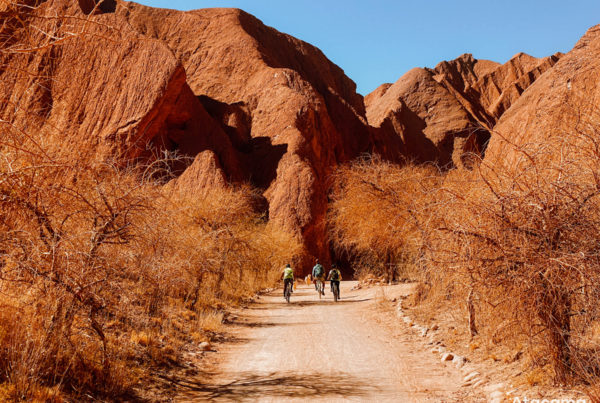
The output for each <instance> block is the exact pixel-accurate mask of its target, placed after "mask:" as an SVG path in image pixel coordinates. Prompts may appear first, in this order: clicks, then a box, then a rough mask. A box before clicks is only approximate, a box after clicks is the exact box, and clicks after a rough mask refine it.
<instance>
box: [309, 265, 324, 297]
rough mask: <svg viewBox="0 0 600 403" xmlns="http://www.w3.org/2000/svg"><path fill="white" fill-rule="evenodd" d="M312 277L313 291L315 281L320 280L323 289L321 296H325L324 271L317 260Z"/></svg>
mask: <svg viewBox="0 0 600 403" xmlns="http://www.w3.org/2000/svg"><path fill="white" fill-rule="evenodd" d="M312 277H313V280H314V282H315V290H316V289H317V280H321V284H323V289H322V291H321V294H323V295H325V270H324V269H323V266H321V263H319V259H315V267H313V269H312Z"/></svg>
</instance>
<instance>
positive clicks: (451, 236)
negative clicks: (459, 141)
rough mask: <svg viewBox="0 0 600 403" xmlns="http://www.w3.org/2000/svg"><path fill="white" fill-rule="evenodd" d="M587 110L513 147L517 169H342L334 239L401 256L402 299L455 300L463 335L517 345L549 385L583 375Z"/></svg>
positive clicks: (587, 342)
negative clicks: (563, 131) (554, 134)
mask: <svg viewBox="0 0 600 403" xmlns="http://www.w3.org/2000/svg"><path fill="white" fill-rule="evenodd" d="M592 118H593V116H591V115H587V116H586V122H587V123H586V124H585V125H584V124H581V125H578V126H577V127H574V128H572V131H573V132H572V133H570V135H569V136H566V137H565V136H563V137H561V138H560V140H558V139H555V140H552V141H548V142H546V143H544V144H543V145H540V144H535V145H534V144H530V145H529V146H528V148H524V147H516V146H513V147H515V152H517V153H521V154H522V155H523V156H524V159H526V160H527V163H526V164H522V165H521V166H519V167H510V168H507V167H498V166H489V165H487V164H486V163H485V162H481V163H480V165H479V167H478V168H477V169H476V170H475V171H472V172H467V171H451V172H449V173H448V174H446V175H445V176H440V175H439V174H438V173H437V172H436V171H435V170H434V169H432V168H430V167H415V166H410V165H409V166H406V167H398V166H396V167H394V166H390V165H389V164H386V163H381V162H377V161H370V162H366V163H365V162H360V163H357V164H355V165H353V166H351V167H347V168H344V169H342V170H341V171H340V174H339V178H338V181H337V183H338V185H337V187H336V188H335V189H334V192H333V198H334V202H333V204H332V211H331V213H330V223H331V225H332V227H333V234H334V239H335V241H336V242H337V244H338V245H341V246H344V247H350V248H354V249H355V250H356V251H357V252H358V253H359V254H375V255H377V257H378V258H379V261H385V259H383V256H386V255H387V254H388V253H391V254H392V255H393V256H401V255H410V256H412V258H411V259H410V262H411V263H412V264H413V265H414V266H415V269H414V270H413V272H417V273H420V275H419V280H420V286H419V290H418V292H417V294H416V295H415V298H414V302H416V303H419V304H421V306H428V307H429V308H433V309H435V310H440V309H442V310H447V309H451V308H449V306H453V307H464V308H460V309H464V310H463V315H462V317H463V318H464V322H463V326H464V327H463V328H464V329H465V331H467V332H468V333H469V334H471V335H472V336H475V335H476V334H479V337H483V338H484V339H486V340H487V341H488V342H490V343H492V344H503V345H508V346H512V347H513V348H515V349H521V348H525V349H526V350H527V352H528V353H529V358H530V360H529V362H531V363H532V364H533V365H534V367H539V368H541V367H544V368H546V369H548V370H550V371H551V374H552V375H553V378H554V380H555V381H556V382H557V383H568V382H579V381H584V382H588V383H595V382H596V380H597V376H598V374H599V369H600V365H599V362H598V361H597V356H598V341H599V340H598V336H597V335H596V334H595V329H596V328H597V326H598V315H599V313H600V312H599V311H598V307H597V304H596V300H597V298H598V295H599V293H600V286H599V284H600V260H599V257H598V244H599V241H600V232H599V230H600V227H599V226H598V222H600V178H599V177H598V172H600V152H599V150H600V142H599V141H598V138H597V130H595V127H597V126H594V125H592V124H591V123H593V122H592V120H593V119H592ZM497 135H499V134H497ZM506 141H508V140H506ZM555 150H560V153H559V156H558V157H557V153H556V151H555ZM382 251H384V253H383V254H382ZM387 251H391V252H387ZM374 269H375V270H380V269H379V268H374ZM449 302H453V303H451V304H449ZM523 346H526V347H523Z"/></svg>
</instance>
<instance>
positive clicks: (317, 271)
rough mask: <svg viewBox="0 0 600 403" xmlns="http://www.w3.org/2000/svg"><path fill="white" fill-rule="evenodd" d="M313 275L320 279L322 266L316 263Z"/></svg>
mask: <svg viewBox="0 0 600 403" xmlns="http://www.w3.org/2000/svg"><path fill="white" fill-rule="evenodd" d="M313 274H314V276H315V277H321V276H322V275H323V266H321V265H320V264H319V263H317V264H316V265H315V267H314V268H313Z"/></svg>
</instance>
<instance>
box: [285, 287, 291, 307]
mask: <svg viewBox="0 0 600 403" xmlns="http://www.w3.org/2000/svg"><path fill="white" fill-rule="evenodd" d="M290 295H291V292H290V284H289V283H288V284H287V285H286V286H285V300H286V301H287V303H288V304H289V303H290Z"/></svg>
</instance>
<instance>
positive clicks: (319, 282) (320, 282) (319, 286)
mask: <svg viewBox="0 0 600 403" xmlns="http://www.w3.org/2000/svg"><path fill="white" fill-rule="evenodd" d="M317 292H318V293H319V299H321V298H322V297H323V282H322V281H321V280H317Z"/></svg>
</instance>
